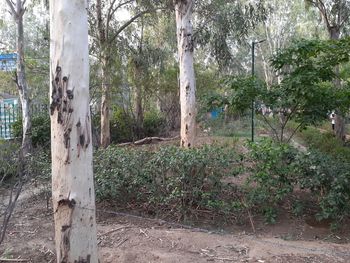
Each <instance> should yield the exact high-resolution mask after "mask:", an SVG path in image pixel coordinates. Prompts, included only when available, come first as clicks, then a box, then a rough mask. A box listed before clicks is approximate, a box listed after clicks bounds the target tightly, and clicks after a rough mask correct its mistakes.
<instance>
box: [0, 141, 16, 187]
mask: <svg viewBox="0 0 350 263" xmlns="http://www.w3.org/2000/svg"><path fill="white" fill-rule="evenodd" d="M19 147H20V145H19V144H18V143H16V142H12V141H5V140H0V182H2V181H5V180H7V179H10V178H11V177H14V176H16V174H17V162H18V152H19Z"/></svg>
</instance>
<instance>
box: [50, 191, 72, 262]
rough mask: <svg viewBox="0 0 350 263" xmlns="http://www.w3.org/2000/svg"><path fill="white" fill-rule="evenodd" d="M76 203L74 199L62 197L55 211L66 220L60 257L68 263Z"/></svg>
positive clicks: (62, 228) (63, 227)
mask: <svg viewBox="0 0 350 263" xmlns="http://www.w3.org/2000/svg"><path fill="white" fill-rule="evenodd" d="M75 205H76V201H75V200H74V199H69V198H66V199H60V200H59V201H58V203H57V209H56V211H55V213H58V216H60V217H61V219H62V220H64V223H63V224H62V227H61V244H60V251H59V253H60V255H61V256H60V258H61V263H68V255H69V251H70V234H71V226H72V221H73V210H74V207H75Z"/></svg>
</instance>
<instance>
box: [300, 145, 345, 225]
mask: <svg viewBox="0 0 350 263" xmlns="http://www.w3.org/2000/svg"><path fill="white" fill-rule="evenodd" d="M296 168H297V172H298V174H299V178H298V181H299V185H300V187H301V188H304V189H309V190H310V191H311V193H312V194H313V196H314V197H315V200H317V205H318V206H319V208H320V211H319V213H318V214H317V216H318V218H319V219H334V220H335V221H341V220H343V219H344V218H345V217H346V216H349V215H350V184H349V182H350V164H349V163H344V162H342V161H338V160H336V159H335V158H333V157H332V156H330V155H327V154H325V153H320V152H317V151H312V152H311V153H308V154H306V155H304V154H301V155H300V156H299V158H298V160H297V165H296Z"/></svg>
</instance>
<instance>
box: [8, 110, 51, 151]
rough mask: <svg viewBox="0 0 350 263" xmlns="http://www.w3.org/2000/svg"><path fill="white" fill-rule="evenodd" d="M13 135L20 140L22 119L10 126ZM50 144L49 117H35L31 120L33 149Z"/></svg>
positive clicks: (46, 115)
mask: <svg viewBox="0 0 350 263" xmlns="http://www.w3.org/2000/svg"><path fill="white" fill-rule="evenodd" d="M12 128H13V135H14V136H15V137H17V138H22V118H18V120H17V121H16V122H14V123H13V124H12ZM49 142H50V116H49V115H48V114H39V115H35V116H33V118H32V143H33V146H34V147H38V146H44V145H46V144H47V145H48V144H49Z"/></svg>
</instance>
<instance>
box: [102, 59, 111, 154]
mask: <svg viewBox="0 0 350 263" xmlns="http://www.w3.org/2000/svg"><path fill="white" fill-rule="evenodd" d="M102 82H103V83H102V97H101V145H102V147H104V148H106V147H108V145H109V144H110V143H111V130H110V116H109V107H110V81H109V73H108V69H107V62H106V60H103V61H102Z"/></svg>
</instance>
